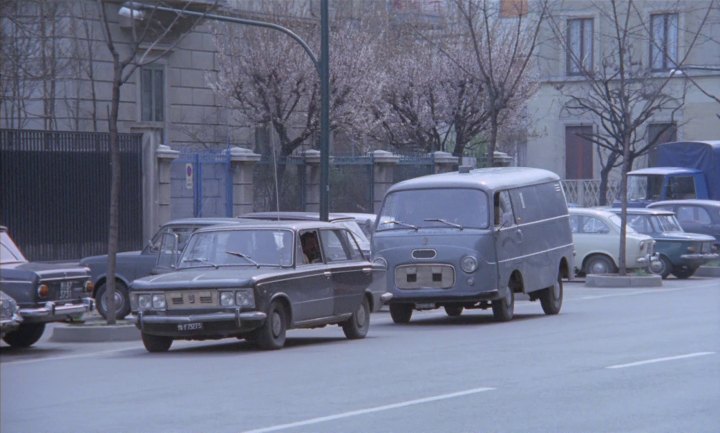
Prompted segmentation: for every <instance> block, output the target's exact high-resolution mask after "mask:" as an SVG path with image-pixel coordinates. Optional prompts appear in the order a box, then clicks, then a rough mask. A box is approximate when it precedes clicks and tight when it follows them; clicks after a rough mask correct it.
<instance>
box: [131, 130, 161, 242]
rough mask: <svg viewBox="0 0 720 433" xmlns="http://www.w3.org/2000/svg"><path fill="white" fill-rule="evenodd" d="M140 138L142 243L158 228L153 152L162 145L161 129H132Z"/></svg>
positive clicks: (156, 170) (156, 171)
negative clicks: (140, 135)
mask: <svg viewBox="0 0 720 433" xmlns="http://www.w3.org/2000/svg"><path fill="white" fill-rule="evenodd" d="M130 129H131V131H132V132H135V133H140V134H142V135H143V137H142V213H143V216H142V233H143V242H147V241H148V240H150V238H151V237H152V235H153V234H155V232H156V231H157V228H158V216H157V204H158V198H157V194H158V186H157V182H158V181H157V179H158V167H157V159H156V157H155V150H156V149H157V147H158V146H159V145H160V143H162V128H156V127H148V126H143V127H133V128H130Z"/></svg>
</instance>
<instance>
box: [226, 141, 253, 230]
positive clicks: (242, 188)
mask: <svg viewBox="0 0 720 433" xmlns="http://www.w3.org/2000/svg"><path fill="white" fill-rule="evenodd" d="M225 152H226V153H230V164H231V171H232V186H233V188H232V201H233V202H232V203H233V207H232V215H233V216H239V215H242V214H244V213H248V212H252V211H253V210H254V209H253V206H254V203H255V193H254V190H253V173H254V172H255V164H256V163H257V162H258V161H260V155H259V154H257V153H254V152H253V151H252V150H250V149H245V148H242V147H237V146H234V147H231V148H230V149H228V150H226V151H225Z"/></svg>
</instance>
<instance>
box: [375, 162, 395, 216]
mask: <svg viewBox="0 0 720 433" xmlns="http://www.w3.org/2000/svg"><path fill="white" fill-rule="evenodd" d="M371 155H372V158H373V186H372V188H373V212H374V213H375V214H377V213H378V212H380V206H381V205H382V201H383V198H385V193H386V192H387V190H388V188H390V186H391V185H392V184H393V167H394V166H395V165H397V163H398V161H399V160H400V157H399V156H397V155H394V154H392V153H391V152H388V151H385V150H376V151H374V152H372V153H371Z"/></svg>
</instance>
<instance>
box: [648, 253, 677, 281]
mask: <svg viewBox="0 0 720 433" xmlns="http://www.w3.org/2000/svg"><path fill="white" fill-rule="evenodd" d="M671 270H672V263H670V260H668V258H667V257H665V256H660V260H658V265H657V266H655V267H654V268H653V269H652V270H651V271H652V272H653V273H655V274H657V275H660V276H661V277H662V279H663V280H664V279H665V278H667V277H668V275H670V271H671Z"/></svg>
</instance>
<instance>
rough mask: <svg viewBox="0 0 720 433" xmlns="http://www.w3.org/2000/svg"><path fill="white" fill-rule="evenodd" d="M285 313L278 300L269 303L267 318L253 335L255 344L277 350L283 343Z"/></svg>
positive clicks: (285, 327)
mask: <svg viewBox="0 0 720 433" xmlns="http://www.w3.org/2000/svg"><path fill="white" fill-rule="evenodd" d="M286 331H287V314H286V313H285V308H284V307H283V306H282V304H280V303H279V302H273V303H272V304H270V309H269V310H268V315H267V319H265V322H263V324H262V326H260V327H259V328H258V329H257V330H256V331H255V335H254V336H253V338H254V340H255V344H257V346H258V347H259V348H260V349H263V350H277V349H281V348H282V347H283V346H284V345H285V333H286Z"/></svg>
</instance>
